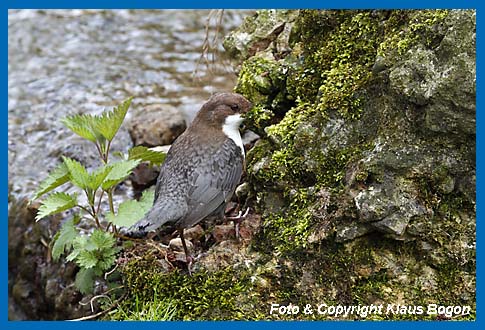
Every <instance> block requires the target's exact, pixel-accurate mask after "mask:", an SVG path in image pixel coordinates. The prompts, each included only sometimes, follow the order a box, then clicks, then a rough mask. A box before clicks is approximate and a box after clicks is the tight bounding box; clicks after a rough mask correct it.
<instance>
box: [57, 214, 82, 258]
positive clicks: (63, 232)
mask: <svg viewBox="0 0 485 330" xmlns="http://www.w3.org/2000/svg"><path fill="white" fill-rule="evenodd" d="M75 221H76V218H72V219H69V220H68V221H66V222H64V224H63V225H62V227H61V229H60V230H59V231H58V232H57V234H56V238H55V241H54V245H53V246H52V258H53V259H54V260H58V259H59V257H60V256H61V255H62V254H63V253H64V251H66V250H69V249H70V248H71V247H72V243H73V241H74V239H75V238H76V237H78V236H79V232H78V231H77V229H76V227H75V226H74V224H75Z"/></svg>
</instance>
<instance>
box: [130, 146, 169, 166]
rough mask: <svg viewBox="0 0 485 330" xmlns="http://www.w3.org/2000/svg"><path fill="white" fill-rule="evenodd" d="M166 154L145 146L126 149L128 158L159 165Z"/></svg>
mask: <svg viewBox="0 0 485 330" xmlns="http://www.w3.org/2000/svg"><path fill="white" fill-rule="evenodd" d="M166 157H167V154H166V153H164V152H158V151H153V150H150V149H148V148H147V147H143V146H137V147H133V148H131V149H130V150H128V159H139V160H141V161H143V162H150V163H152V164H154V165H160V164H161V163H163V162H164V161H165V158H166Z"/></svg>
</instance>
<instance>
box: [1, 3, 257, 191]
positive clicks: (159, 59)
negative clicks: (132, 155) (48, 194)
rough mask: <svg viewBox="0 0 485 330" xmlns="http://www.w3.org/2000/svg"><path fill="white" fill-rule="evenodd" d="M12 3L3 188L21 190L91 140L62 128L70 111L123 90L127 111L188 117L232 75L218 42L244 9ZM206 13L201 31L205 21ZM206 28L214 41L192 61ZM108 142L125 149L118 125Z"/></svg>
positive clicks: (98, 104)
mask: <svg viewBox="0 0 485 330" xmlns="http://www.w3.org/2000/svg"><path fill="white" fill-rule="evenodd" d="M220 13H221V12H220V11H217V12H216V11H209V10H149V11H147V10H12V11H9V14H8V167H9V169H8V174H9V185H10V189H9V190H10V193H11V194H13V195H14V196H16V197H20V196H28V197H30V195H31V193H32V191H34V190H35V188H36V186H37V184H38V182H39V181H40V180H41V179H43V178H45V176H46V175H47V174H48V171H49V170H51V169H52V168H54V167H55V166H56V165H57V164H58V163H59V160H60V156H61V155H62V154H66V155H68V156H73V157H75V158H77V159H80V160H82V161H85V162H86V163H87V164H88V165H89V164H90V161H91V160H92V159H91V158H90V157H91V156H90V155H93V156H95V152H94V149H93V147H92V146H91V145H88V144H86V143H85V142H83V141H82V140H81V139H80V138H78V137H76V136H75V135H74V134H73V133H71V132H70V131H68V130H67V129H66V128H64V127H63V126H62V124H61V122H60V119H61V118H62V117H64V116H66V115H69V114H74V113H94V114H96V113H100V112H101V111H103V110H104V109H111V108H112V107H113V106H114V105H116V104H118V103H120V102H121V101H123V100H124V99H126V98H127V97H129V96H133V97H134V100H133V103H132V106H131V110H130V112H129V114H128V116H132V115H134V114H136V112H137V111H141V110H142V109H143V108H144V106H146V105H150V104H162V105H163V104H169V105H171V106H176V107H178V108H179V109H181V110H182V111H183V112H184V113H185V115H186V117H187V120H188V121H190V120H191V118H192V117H193V115H194V113H195V112H196V111H197V110H198V109H199V108H200V105H201V104H202V103H203V102H204V100H206V99H207V98H208V97H209V96H210V95H211V94H212V93H214V92H216V91H231V90H232V89H233V87H234V83H235V79H236V76H235V74H234V72H233V70H232V68H231V66H230V65H229V63H227V60H224V57H223V50H222V47H221V46H220V44H221V43H220V40H219V42H215V41H214V42H212V40H213V38H214V37H215V36H216V35H219V37H220V38H222V36H224V35H225V34H226V33H228V32H229V31H230V30H231V29H233V28H234V27H236V26H237V25H239V24H240V23H241V22H242V19H243V17H244V16H245V15H248V14H250V12H249V11H224V13H223V15H222V16H220ZM207 21H209V24H208V26H209V33H208V34H207V33H206V25H207V24H206V23H207ZM206 35H208V36H209V41H211V43H212V45H218V46H213V47H212V50H210V51H209V52H208V53H207V54H206V58H208V60H209V62H208V65H207V63H206V61H204V60H203V61H201V64H200V65H197V63H198V62H199V59H200V58H201V54H202V53H203V51H202V46H203V43H204V39H205V38H206ZM118 134H119V135H118V137H117V138H115V139H116V140H117V141H118V142H117V143H116V144H115V145H114V150H122V151H125V150H126V149H128V148H129V147H131V140H130V138H129V134H128V133H127V131H126V129H124V128H123V129H121V130H120V132H119V133H118Z"/></svg>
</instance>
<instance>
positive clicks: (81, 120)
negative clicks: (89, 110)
mask: <svg viewBox="0 0 485 330" xmlns="http://www.w3.org/2000/svg"><path fill="white" fill-rule="evenodd" d="M61 122H62V123H63V124H64V126H66V127H67V128H69V129H70V130H71V131H73V132H74V133H76V134H77V135H79V136H80V137H82V138H85V139H87V140H89V141H91V142H94V143H96V141H97V140H98V138H97V134H96V132H95V129H94V127H93V126H94V125H95V122H96V117H95V116H92V115H72V116H67V117H65V118H63V119H62V120H61Z"/></svg>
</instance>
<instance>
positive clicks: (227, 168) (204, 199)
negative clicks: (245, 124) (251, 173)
mask: <svg viewBox="0 0 485 330" xmlns="http://www.w3.org/2000/svg"><path fill="white" fill-rule="evenodd" d="M242 168H243V162H242V155H241V153H240V149H239V148H237V147H236V146H235V144H234V142H233V141H232V140H230V139H227V140H226V142H224V144H223V145H222V147H221V148H220V149H219V150H218V152H217V153H216V154H215V155H214V156H213V157H212V158H210V159H209V161H208V163H206V164H201V165H200V166H199V167H198V168H197V169H196V170H195V171H194V172H193V174H192V177H191V179H190V182H191V187H190V189H189V194H188V199H187V206H188V213H187V215H186V216H185V217H184V218H183V219H182V220H181V223H180V226H182V227H190V226H193V225H195V224H196V223H198V222H199V221H201V220H202V219H204V218H205V217H207V216H208V215H210V214H211V213H213V212H214V211H215V210H216V209H217V208H218V207H220V206H221V205H222V204H225V203H227V202H228V201H229V200H230V198H231V196H232V194H233V192H234V189H235V188H236V185H237V184H238V183H239V180H240V179H241V174H242Z"/></svg>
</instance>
